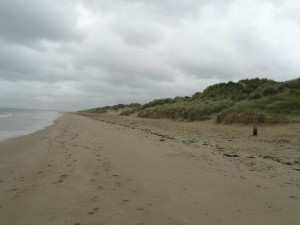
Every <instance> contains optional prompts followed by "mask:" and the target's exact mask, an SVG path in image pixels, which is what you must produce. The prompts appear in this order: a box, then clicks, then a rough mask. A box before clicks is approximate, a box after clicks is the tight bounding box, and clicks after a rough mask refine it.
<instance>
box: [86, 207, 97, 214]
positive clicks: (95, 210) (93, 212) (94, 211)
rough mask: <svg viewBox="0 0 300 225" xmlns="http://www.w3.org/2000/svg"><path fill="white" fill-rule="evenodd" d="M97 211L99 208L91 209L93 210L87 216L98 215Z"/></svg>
mask: <svg viewBox="0 0 300 225" xmlns="http://www.w3.org/2000/svg"><path fill="white" fill-rule="evenodd" d="M98 211H99V208H93V210H91V211H89V212H88V213H87V214H89V215H93V214H96V213H98Z"/></svg>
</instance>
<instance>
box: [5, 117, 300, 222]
mask: <svg viewBox="0 0 300 225" xmlns="http://www.w3.org/2000/svg"><path fill="white" fill-rule="evenodd" d="M87 116H89V117H93V119H91V118H87V117H84V116H80V115H75V114H66V115H64V116H62V117H61V118H59V119H58V120H57V121H56V123H55V124H54V125H52V126H50V127H48V128H47V129H45V130H42V131H39V132H36V133H34V134H31V135H27V136H23V137H19V138H15V139H11V140H8V141H5V142H2V143H0V225H45V224H53V225H54V224H55V225H59V224H67V225H75V224H76V225H79V224H80V225H94V224H95V225H102V224H103V225H104V224H107V225H123V224H124V225H127V224H128V225H150V224H151V225H152V224H153V225H154V224H155V225H168V224H172V225H173V224H174V225H198V224H199V225H201V224H203V225H218V224H224V225H225V224H226V225H248V224H249V225H253V224H261V225H269V224H272V225H276V224H278V225H279V224H280V225H283V224H285V225H298V224H299V221H300V213H299V212H300V166H299V161H300V149H299V146H300V126H299V124H290V125H276V126H263V127H259V130H258V131H259V136H258V137H252V136H251V126H238V125H230V126H228V125H215V124H214V123H213V122H212V121H206V122H194V123H186V122H172V121H168V120H147V119H138V118H133V117H119V116H115V115H101V116H97V117H95V116H94V115H87Z"/></svg>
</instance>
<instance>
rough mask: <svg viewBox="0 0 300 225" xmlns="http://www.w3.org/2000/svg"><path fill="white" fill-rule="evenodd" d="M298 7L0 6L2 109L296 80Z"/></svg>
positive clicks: (217, 2) (285, 3) (245, 3)
mask: <svg viewBox="0 0 300 225" xmlns="http://www.w3.org/2000/svg"><path fill="white" fill-rule="evenodd" d="M299 60H300V2H299V0H26V1H25V0H0V86H1V89H0V106H2V107H19V108H24V107H25V108H42V109H60V110H79V109H85V108H92V107H97V106H104V105H112V104H116V103H131V102H139V103H144V102H146V101H149V100H152V99H155V98H165V97H175V96H185V95H192V94H193V93H195V92H197V91H202V90H203V88H205V87H206V86H207V85H210V84H214V83H218V82H225V81H230V80H233V81H238V80H240V79H244V78H254V77H266V78H270V79H274V80H277V81H285V80H289V79H294V78H297V77H300V63H299V62H300V61H299Z"/></svg>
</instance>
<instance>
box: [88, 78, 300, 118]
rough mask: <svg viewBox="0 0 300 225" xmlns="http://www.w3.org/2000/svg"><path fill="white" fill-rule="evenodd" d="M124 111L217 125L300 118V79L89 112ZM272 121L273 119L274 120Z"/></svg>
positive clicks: (222, 86)
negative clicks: (255, 118)
mask: <svg viewBox="0 0 300 225" xmlns="http://www.w3.org/2000/svg"><path fill="white" fill-rule="evenodd" d="M111 110H114V111H118V110H120V111H121V113H120V115H131V114H133V113H137V116H138V117H144V118H171V119H180V120H188V121H193V120H206V119H209V118H212V116H216V117H217V122H227V123H232V122H243V123H247V122H252V118H253V115H254V114H257V115H259V116H260V121H261V122H264V121H265V122H268V120H269V121H276V120H277V121H278V120H279V119H278V118H286V117H287V116H289V117H296V116H300V78H298V79H295V80H290V81H286V82H276V81H273V80H268V79H259V78H255V79H245V80H241V81H239V82H237V83H235V82H228V83H219V84H215V85H211V86H209V87H207V88H206V89H205V90H204V91H203V92H202V93H201V92H197V93H195V94H194V95H193V96H191V97H188V96H186V97H176V98H165V99H156V100H153V101H151V102H148V103H146V104H144V105H140V104H137V103H135V104H130V105H123V104H119V105H115V106H106V107H102V108H96V109H90V110H85V111H84V112H90V113H105V112H108V111H111ZM270 118H271V119H270Z"/></svg>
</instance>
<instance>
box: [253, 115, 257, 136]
mask: <svg viewBox="0 0 300 225" xmlns="http://www.w3.org/2000/svg"><path fill="white" fill-rule="evenodd" d="M257 123H258V116H257V115H256V114H254V116H253V136H257Z"/></svg>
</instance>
